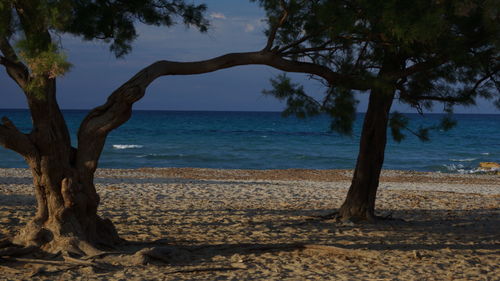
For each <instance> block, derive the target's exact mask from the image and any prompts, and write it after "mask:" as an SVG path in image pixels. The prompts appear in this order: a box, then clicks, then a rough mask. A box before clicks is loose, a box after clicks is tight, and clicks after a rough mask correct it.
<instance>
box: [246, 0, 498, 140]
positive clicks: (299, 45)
mask: <svg viewBox="0 0 500 281" xmlns="http://www.w3.org/2000/svg"><path fill="white" fill-rule="evenodd" d="M254 1H255V2H259V3H260V5H261V6H262V7H263V8H264V9H265V10H266V13H267V21H268V24H269V28H268V30H267V31H266V33H267V34H271V33H272V32H273V31H275V32H276V35H275V40H274V42H273V46H272V49H273V50H275V51H276V52H278V53H280V54H282V55H283V56H284V57H286V58H288V59H292V60H297V61H306V62H310V63H314V64H319V65H322V66H325V67H328V68H329V69H331V70H332V71H334V72H336V73H338V74H342V75H345V76H347V77H350V78H352V79H357V80H359V81H367V80H369V81H372V82H371V83H372V86H371V87H370V89H369V90H367V91H366V92H370V91H371V90H373V89H382V88H384V89H386V90H391V91H394V92H395V97H396V99H397V100H398V101H399V102H400V103H404V104H408V105H410V106H411V107H413V108H415V110H416V111H417V112H419V113H423V112H424V111H426V110H432V109H433V108H434V105H435V103H443V104H444V108H445V111H446V112H449V113H452V112H453V107H454V106H456V105H462V106H470V105H474V104H475V102H476V100H477V98H484V99H488V100H491V101H492V102H493V103H494V104H496V105H498V106H499V108H500V2H499V1H496V0H440V1H436V0H416V1H415V0H411V1H410V0H387V1H372V0H349V1H345V0H312V1H301V0H259V1H257V0H254ZM283 17H286V21H283V20H282V18H283ZM387 61H391V62H393V65H396V66H397V67H393V69H390V70H387V69H384V68H383V66H384V63H385V62H387ZM271 86H273V87H274V84H272V85H271ZM343 88H346V87H345V85H342V82H339V83H338V84H336V85H328V87H327V89H326V90H325V93H324V95H325V97H326V98H325V99H326V102H323V103H317V104H316V106H317V108H316V111H319V112H325V113H328V114H329V115H330V116H332V118H333V119H332V121H333V122H332V127H333V128H334V129H335V128H337V129H338V131H340V132H344V133H347V134H349V133H350V132H352V129H349V126H351V127H352V123H353V122H352V120H353V119H354V118H355V114H353V110H352V109H353V108H356V100H355V99H354V98H353V94H354V93H356V91H353V90H354V89H349V88H348V87H347V89H343ZM339 89H342V90H339ZM302 90H303V89H302ZM332 92H339V93H341V95H340V96H336V95H332ZM271 93H272V91H271ZM290 94H292V92H290ZM306 95H307V94H306ZM332 96H333V97H342V98H341V99H335V98H333V99H332ZM348 96H350V97H351V98H347V97H348ZM279 98H280V99H286V96H283V95H281V96H280V97H279ZM303 99H305V97H303ZM290 105H292V106H300V104H298V103H292V104H287V106H290ZM325 105H328V106H325ZM307 106H309V105H307ZM307 110H308V111H311V110H312V109H311V108H309V109H307ZM286 111H291V112H299V113H300V112H301V110H299V109H297V108H295V109H293V110H292V109H290V108H287V109H286ZM450 118H451V117H450V116H446V117H445V119H444V120H443V121H442V122H441V124H437V125H436V126H433V128H420V129H418V130H414V131H413V132H414V133H415V134H416V135H417V136H419V138H420V139H422V140H427V139H428V133H429V130H432V129H436V128H438V127H439V128H444V129H449V128H450V127H452V125H454V124H455V122H454V121H451V119H450ZM340 120H341V122H340ZM407 123H408V120H405V119H404V118H403V115H401V114H398V113H396V114H394V115H393V116H392V119H391V123H390V128H391V132H392V136H393V138H394V139H395V140H396V141H401V140H402V139H404V134H403V132H402V129H404V128H408V124H407Z"/></svg>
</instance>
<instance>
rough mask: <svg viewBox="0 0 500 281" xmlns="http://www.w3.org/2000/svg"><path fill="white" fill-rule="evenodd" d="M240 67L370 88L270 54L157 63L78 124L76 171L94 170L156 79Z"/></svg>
mask: <svg viewBox="0 0 500 281" xmlns="http://www.w3.org/2000/svg"><path fill="white" fill-rule="evenodd" d="M240 65H267V66H271V67H274V68H276V69H279V70H283V71H286V72H297V73H307V74H313V75H316V76H318V77H321V78H323V79H325V80H326V81H328V83H329V84H330V85H339V86H343V87H345V88H350V89H356V90H361V91H364V90H368V89H370V88H371V87H372V85H373V80H372V79H370V78H366V77H356V76H351V75H344V74H339V73H336V72H333V71H332V70H331V69H329V68H327V67H324V66H320V65H316V64H313V63H308V62H298V61H291V60H286V59H284V58H282V57H281V56H280V55H278V54H275V53H273V52H270V51H268V52H263V51H260V52H249V53H232V54H227V55H223V56H220V57H216V58H213V59H210V60H205V61H198V62H172V61H158V62H156V63H153V64H151V65H149V66H148V67H146V68H144V69H143V70H141V71H140V72H138V73H137V74H136V75H135V76H134V77H132V78H131V79H130V80H129V81H127V82H126V83H125V84H123V85H122V86H121V87H119V88H118V89H117V90H115V91H114V92H113V93H112V94H111V95H110V96H109V98H108V100H107V102H106V103H105V104H104V105H102V106H99V107H97V108H95V109H93V110H92V111H91V112H90V113H89V114H88V115H87V116H86V118H85V119H84V120H83V121H82V124H81V126H80V129H79V132H78V152H77V160H76V166H77V168H78V169H81V170H82V172H91V173H92V172H94V171H95V169H96V168H97V160H98V159H99V156H100V154H101V152H102V149H103V146H104V141H105V138H106V136H107V134H108V133H109V132H110V131H111V130H113V129H115V128H117V127H118V126H120V125H121V124H123V123H124V122H126V121H127V120H128V119H129V118H130V115H131V111H132V105H133V103H134V102H136V101H138V100H139V99H141V98H142V97H143V96H144V94H145V90H146V88H147V87H148V86H149V84H151V83H152V82H153V81H154V80H155V79H157V78H158V77H161V76H167V75H193V74H202V73H208V72H213V71H217V70H220V69H226V68H230V67H235V66H240Z"/></svg>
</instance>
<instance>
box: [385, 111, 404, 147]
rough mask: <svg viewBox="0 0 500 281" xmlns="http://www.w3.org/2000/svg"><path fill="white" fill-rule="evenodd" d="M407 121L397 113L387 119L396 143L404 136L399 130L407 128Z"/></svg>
mask: <svg viewBox="0 0 500 281" xmlns="http://www.w3.org/2000/svg"><path fill="white" fill-rule="evenodd" d="M408 122H409V119H408V117H406V116H404V115H403V114H401V113H399V112H393V113H392V114H391V117H390V119H389V128H390V129H391V134H392V138H393V139H394V140H395V141H396V142H401V141H402V140H403V139H404V138H405V135H404V134H403V133H402V132H401V130H403V129H406V128H407V127H408Z"/></svg>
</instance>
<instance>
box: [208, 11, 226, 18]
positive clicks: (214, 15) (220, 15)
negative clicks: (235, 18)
mask: <svg viewBox="0 0 500 281" xmlns="http://www.w3.org/2000/svg"><path fill="white" fill-rule="evenodd" d="M210 17H211V18H213V19H220V20H224V19H226V16H225V15H224V14H223V13H216V12H214V13H211V14H210Z"/></svg>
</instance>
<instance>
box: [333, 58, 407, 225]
mask: <svg viewBox="0 0 500 281" xmlns="http://www.w3.org/2000/svg"><path fill="white" fill-rule="evenodd" d="M402 65H404V63H403V62H398V58H397V56H393V55H391V54H388V55H387V57H386V59H385V61H384V63H383V66H382V68H381V70H380V72H379V74H378V78H379V79H380V81H385V83H381V84H379V85H375V87H374V88H372V90H371V92H370V99H369V102H368V109H367V111H366V114H365V119H364V122H363V129H362V132H361V140H360V144H359V153H358V159H357V162H356V168H355V169H354V175H353V178H352V182H351V186H350V188H349V191H348V193H347V197H346V199H345V201H344V203H343V204H342V206H341V207H340V210H339V214H338V217H339V218H340V219H342V220H351V221H360V220H368V221H374V220H375V219H376V217H375V199H376V196H377V189H378V185H379V179H380V172H381V171H382V165H383V164H384V154H385V146H386V143H387V125H388V122H389V113H390V110H391V106H392V102H393V99H394V96H395V87H394V84H395V82H396V81H394V80H392V79H390V78H387V77H386V74H387V73H389V74H390V73H394V72H396V71H398V69H399V68H400V67H401V66H402Z"/></svg>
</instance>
